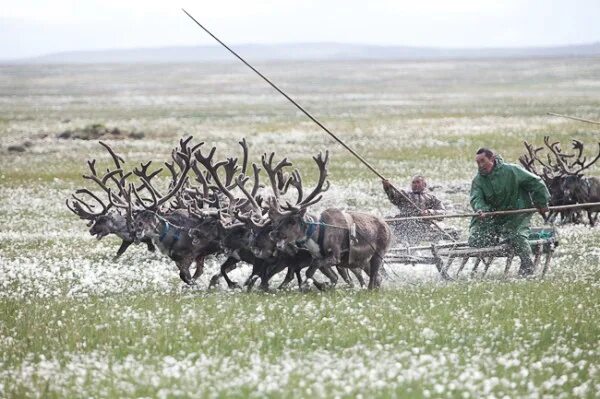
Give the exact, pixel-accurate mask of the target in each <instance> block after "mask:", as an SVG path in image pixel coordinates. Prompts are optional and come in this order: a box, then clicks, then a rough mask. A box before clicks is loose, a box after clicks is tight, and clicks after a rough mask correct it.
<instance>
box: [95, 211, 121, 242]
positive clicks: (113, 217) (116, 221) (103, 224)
mask: <svg viewBox="0 0 600 399" xmlns="http://www.w3.org/2000/svg"><path fill="white" fill-rule="evenodd" d="M90 234H91V235H92V236H95V237H96V238H97V239H98V240H100V239H102V238H103V237H106V236H107V235H109V234H117V235H119V236H122V237H124V236H131V234H130V232H129V230H128V226H127V219H126V218H125V216H123V215H121V214H120V213H118V212H109V213H107V214H105V215H101V216H98V217H97V218H96V220H95V221H94V224H93V225H92V227H91V228H90Z"/></svg>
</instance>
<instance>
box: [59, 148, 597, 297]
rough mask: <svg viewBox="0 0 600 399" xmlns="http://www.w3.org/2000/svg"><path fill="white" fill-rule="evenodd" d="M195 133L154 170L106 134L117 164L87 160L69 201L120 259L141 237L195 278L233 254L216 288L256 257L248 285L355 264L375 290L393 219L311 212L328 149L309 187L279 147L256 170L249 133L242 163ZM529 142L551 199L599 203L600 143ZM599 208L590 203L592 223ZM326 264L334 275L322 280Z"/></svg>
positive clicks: (531, 162) (530, 163)
mask: <svg viewBox="0 0 600 399" xmlns="http://www.w3.org/2000/svg"><path fill="white" fill-rule="evenodd" d="M191 141H192V138H191V137H189V138H187V139H181V140H180V141H179V145H178V147H177V148H175V149H173V151H172V152H171V160H170V162H165V163H164V168H157V169H156V168H155V169H154V170H152V169H153V165H152V162H151V161H150V162H147V163H141V164H140V165H139V166H138V167H135V168H133V170H126V169H125V161H124V160H123V158H122V157H120V156H119V155H117V154H116V153H115V151H114V150H113V149H112V148H111V147H110V146H109V145H107V144H106V143H103V142H100V144H101V145H102V146H103V147H104V148H105V149H106V151H107V152H108V154H110V156H111V158H112V163H113V164H114V166H113V167H109V168H107V169H106V171H105V172H104V173H99V171H98V170H97V167H96V161H95V160H91V161H88V168H89V172H90V173H89V174H87V175H84V176H83V177H84V179H85V180H88V181H91V182H93V183H94V184H95V185H96V186H97V188H98V189H99V190H96V191H95V192H94V191H92V190H90V189H87V188H81V189H78V190H76V191H75V193H74V194H73V195H72V196H71V198H70V199H67V201H66V202H67V207H68V208H69V209H70V210H71V211H72V212H73V213H75V214H76V215H77V216H79V217H80V218H81V219H84V220H87V221H88V222H89V224H88V225H89V226H90V230H89V232H90V234H91V235H92V236H95V237H97V238H98V239H101V238H103V237H105V236H107V235H109V234H114V235H117V236H118V237H119V238H120V239H121V240H122V243H121V246H120V248H119V249H118V250H117V254H116V257H119V256H121V255H122V254H123V253H124V252H125V250H126V249H127V248H128V247H129V246H130V245H131V244H134V243H135V244H140V243H144V244H145V245H146V246H147V248H148V250H149V251H155V249H156V248H158V249H159V250H160V251H161V252H162V253H163V254H165V255H167V256H168V257H169V258H171V259H172V260H173V261H174V262H175V264H176V265H177V268H178V270H179V276H180V278H181V279H182V280H183V281H184V282H185V283H186V284H189V285H194V284H196V281H197V279H198V278H199V277H200V276H201V275H202V273H203V270H204V259H205V258H206V257H207V256H211V255H225V257H226V260H225V261H224V263H223V264H222V265H221V267H220V272H219V273H217V274H215V275H214V276H212V278H211V279H210V283H209V287H213V286H215V285H217V284H218V283H219V282H220V280H221V278H223V279H224V280H225V281H226V282H227V285H228V286H229V287H230V288H236V287H240V286H239V285H238V283H237V282H235V281H232V280H231V278H230V277H229V276H228V273H229V272H230V271H232V270H233V269H235V268H236V266H237V265H238V263H239V262H240V261H241V262H244V263H247V264H250V265H252V273H251V275H250V277H248V279H247V280H246V282H245V283H244V285H245V286H247V287H248V289H251V288H252V287H253V286H254V285H255V283H256V282H257V281H258V280H260V288H261V289H263V290H268V289H269V281H270V280H271V279H272V278H273V277H274V276H275V275H276V274H278V273H280V272H283V271H286V275H285V277H284V279H283V282H282V283H281V284H280V286H279V287H280V288H285V287H287V286H288V285H289V284H290V282H291V281H292V280H293V279H294V276H296V278H297V280H298V284H299V286H300V287H301V288H302V289H308V288H309V287H310V284H311V281H312V283H314V285H315V286H316V287H317V288H318V289H326V288H328V287H331V286H335V285H336V283H337V281H338V274H339V276H341V277H342V279H343V280H344V281H345V282H346V283H347V284H348V285H350V286H352V285H353V284H354V283H353V280H352V278H351V277H350V274H349V272H351V273H352V274H353V275H354V276H355V278H356V279H357V281H358V283H359V284H360V285H361V286H364V285H365V280H364V278H363V273H365V274H366V275H367V276H368V278H369V282H368V287H369V288H377V287H379V286H380V284H381V277H380V271H381V270H380V269H381V268H382V264H383V260H384V256H385V255H386V252H387V251H388V249H389V246H390V243H391V241H392V237H391V231H390V228H389V226H388V224H387V223H386V222H385V221H384V220H383V219H381V218H379V217H377V216H373V215H370V214H367V213H361V212H349V211H343V210H341V209H337V208H329V209H326V210H324V211H323V212H321V213H320V214H318V215H313V214H311V213H310V212H309V208H310V207H311V206H312V205H314V204H316V203H317V202H319V201H320V200H321V198H322V194H323V193H324V192H326V191H327V190H328V189H329V182H328V180H327V167H328V162H329V154H328V152H325V155H323V154H322V153H319V154H318V155H317V156H315V157H313V159H314V162H315V165H316V167H317V170H318V179H317V183H316V185H315V186H314V188H312V190H310V192H308V191H306V192H305V189H304V186H303V182H302V176H301V173H300V171H299V170H297V169H293V170H292V169H291V168H292V166H293V165H292V163H291V162H289V161H288V160H287V158H283V159H281V160H279V161H277V160H276V155H275V153H270V154H267V153H265V154H263V155H262V157H261V165H260V166H259V165H257V164H255V163H253V164H252V166H251V168H249V165H248V145H247V143H246V141H245V140H242V141H240V142H239V145H240V147H241V151H242V154H241V162H238V158H236V157H231V158H225V159H221V160H218V159H215V154H216V150H217V149H216V147H212V148H211V149H210V151H208V152H206V153H204V152H203V151H202V146H203V144H204V143H199V144H195V145H192V144H191ZM524 144H525V148H526V151H527V153H526V154H525V155H523V156H521V157H520V158H519V160H520V162H521V163H522V165H523V167H524V168H525V169H527V170H528V171H530V172H532V173H534V174H536V175H538V176H540V177H541V178H542V179H543V180H544V182H545V183H546V185H547V187H548V189H549V191H550V194H551V205H567V204H576V203H587V202H600V179H599V178H597V177H586V176H584V174H583V173H584V171H586V170H587V169H588V168H590V166H592V165H593V164H594V163H596V162H597V161H598V159H600V143H599V151H598V154H597V155H596V156H595V157H594V158H592V159H591V160H588V159H587V157H585V156H584V145H583V143H582V142H580V141H578V140H573V149H574V150H575V153H572V154H569V153H564V152H563V151H562V150H561V148H560V143H558V142H552V143H551V142H550V139H549V137H545V138H544V144H545V146H546V149H547V152H545V153H544V152H543V150H544V147H539V148H535V147H534V146H533V145H531V144H529V143H528V142H525V143H524ZM261 166H262V167H261ZM250 169H251V170H250ZM165 171H168V172H167V173H164V172H165ZM263 171H264V174H266V179H264V181H262V180H261V178H262V177H263V176H262V175H261V172H263ZM164 175H166V176H167V177H166V178H165V176H164ZM165 181H167V182H168V185H167V184H166V183H165ZM98 192H100V193H101V194H98ZM292 198H293V199H292ZM598 211H600V209H598V208H589V209H588V210H587V212H588V219H589V223H590V225H592V226H593V225H594V224H595V223H596V222H597V218H598ZM557 215H558V214H557V213H550V214H549V216H548V220H547V221H549V222H554V221H555V219H556V218H557ZM560 217H561V222H579V221H580V219H581V215H580V214H579V212H562V213H560ZM192 266H195V269H192ZM305 268H306V269H307V270H306V273H305V278H304V279H303V278H302V276H301V270H302V269H305ZM191 270H193V271H194V273H193V274H192V272H191ZM317 270H319V271H320V272H321V273H322V274H323V275H324V276H326V277H327V278H328V279H329V282H320V281H318V280H317V279H316V278H315V277H314V274H315V272H316V271H317ZM336 271H337V272H336Z"/></svg>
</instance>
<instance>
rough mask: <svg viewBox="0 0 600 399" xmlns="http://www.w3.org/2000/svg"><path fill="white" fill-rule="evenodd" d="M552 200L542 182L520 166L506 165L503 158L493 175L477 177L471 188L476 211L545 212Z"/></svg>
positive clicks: (499, 158)
mask: <svg viewBox="0 0 600 399" xmlns="http://www.w3.org/2000/svg"><path fill="white" fill-rule="evenodd" d="M549 199H550V193H549V192H548V189H547V188H546V185H545V184H544V182H543V181H542V179H540V178H539V177H538V176H536V175H534V174H533V173H529V172H528V171H526V170H525V169H523V168H522V167H520V166H518V165H514V164H508V163H504V160H503V159H502V157H500V156H499V155H496V164H495V165H494V169H492V172H491V173H490V174H488V175H482V174H481V173H477V176H475V178H474V179H473V183H472V184H471V206H472V207H473V210H475V211H478V210H482V211H484V212H488V211H501V210H507V209H523V208H531V207H532V206H535V207H538V208H545V207H547V206H548V201H549Z"/></svg>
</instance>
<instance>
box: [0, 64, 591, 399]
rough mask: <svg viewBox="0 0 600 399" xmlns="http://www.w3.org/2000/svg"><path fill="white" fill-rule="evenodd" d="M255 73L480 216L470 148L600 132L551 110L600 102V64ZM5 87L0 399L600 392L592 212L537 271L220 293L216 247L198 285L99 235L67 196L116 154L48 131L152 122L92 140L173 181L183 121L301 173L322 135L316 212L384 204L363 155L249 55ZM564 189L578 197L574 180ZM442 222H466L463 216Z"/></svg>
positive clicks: (376, 158)
mask: <svg viewBox="0 0 600 399" xmlns="http://www.w3.org/2000/svg"><path fill="white" fill-rule="evenodd" d="M260 67H261V69H262V70H264V72H265V73H266V74H267V75H268V76H270V77H271V78H272V79H273V80H274V81H276V82H278V83H280V84H281V86H282V87H283V88H284V89H285V90H287V91H288V92H289V93H290V94H291V95H292V96H294V97H295V98H297V99H298V101H299V102H300V103H302V104H303V105H305V106H306V108H308V109H309V110H311V111H312V112H314V113H315V115H317V116H318V117H319V119H321V120H322V121H323V122H324V123H325V124H326V125H327V126H328V127H329V128H330V129H331V130H333V131H335V132H337V133H338V134H339V135H340V136H341V137H343V138H344V139H345V140H346V141H347V142H348V143H349V144H351V145H352V146H353V147H354V148H356V149H357V150H358V151H359V152H360V153H361V154H363V155H364V156H365V158H367V159H368V160H369V161H371V162H372V164H373V165H374V167H375V168H377V169H378V170H380V171H382V172H383V173H384V175H386V176H387V177H388V178H390V179H391V180H393V181H394V182H395V183H396V184H398V185H400V186H402V185H404V183H406V184H408V181H409V178H410V176H412V175H414V174H416V173H421V174H425V175H426V176H427V177H428V179H429V182H430V184H429V185H430V187H432V188H434V190H435V193H436V195H438V196H439V197H440V198H441V199H442V200H443V201H444V204H445V205H446V207H447V208H448V209H449V210H450V211H457V212H461V211H465V210H468V190H469V184H470V180H471V178H472V176H473V175H474V173H475V169H476V168H475V165H474V162H473V157H474V155H473V154H474V153H475V150H476V149H477V148H478V147H480V146H483V145H485V146H488V147H491V148H494V149H496V150H498V152H499V153H501V154H502V156H503V157H504V159H505V160H507V161H509V162H518V159H519V157H520V156H522V155H524V154H525V155H526V154H527V151H526V148H524V147H523V141H527V142H528V143H532V145H534V146H540V145H541V144H542V143H544V137H545V136H549V137H551V138H552V141H551V142H549V144H550V147H546V148H555V147H552V145H551V144H552V143H553V142H554V141H560V142H561V143H562V145H563V147H562V148H563V151H564V150H566V149H567V145H568V143H571V139H572V138H575V139H577V140H580V141H581V142H582V143H585V144H586V151H587V155H586V156H587V161H586V163H585V164H584V165H587V163H588V162H589V161H590V160H593V158H594V157H595V155H596V152H595V150H596V147H595V146H596V144H595V143H597V142H598V130H597V128H596V127H594V126H593V125H586V124H582V123H581V122H576V121H570V120H566V119H558V118H554V117H549V116H546V115H545V113H546V112H548V111H556V112H562V113H565V114H576V115H578V116H581V117H587V118H589V119H596V120H597V119H599V118H600V115H599V114H598V109H600V91H599V90H598V87H600V63H599V62H598V60H597V59H546V60H502V61H464V62H458V61H456V62H451V61H443V62H392V61H388V62H385V61H377V62H324V63H319V62H305V63H294V64H291V63H272V64H265V65H261V66H260ZM0 93H1V94H0V101H1V102H2V106H1V107H0V188H1V190H0V397H14V398H19V397H55V398H62V397H83V396H86V397H88V396H89V397H131V396H139V397H142V396H143V397H274V398H276V397H314V396H328V397H416V398H419V397H444V398H446V397H456V398H469V397H481V396H485V397H504V396H508V397H544V396H546V397H564V398H571V397H589V398H592V397H595V396H596V395H597V392H599V391H600V382H599V381H600V353H599V352H600V342H599V340H600V338H599V337H600V326H599V325H598V323H597V320H598V319H599V318H600V294H599V293H600V290H599V288H600V287H599V285H600V274H599V272H598V264H599V263H600V250H599V246H598V242H600V229H599V228H598V227H595V228H590V227H589V225H586V224H576V225H565V226H561V227H560V234H561V245H560V246H559V247H558V249H557V258H556V259H555V261H554V262H553V264H552V266H551V269H550V271H549V273H548V274H547V275H546V278H545V279H544V280H543V281H540V280H522V279H518V278H516V276H515V277H514V278H509V279H504V278H502V277H501V276H502V265H500V264H498V265H496V266H493V268H492V269H491V270H490V273H488V276H486V278H484V279H476V280H471V279H469V278H468V277H466V276H465V277H464V278H462V279H459V280H458V281H453V282H446V281H443V280H442V279H441V278H440V276H439V274H438V272H437V271H436V270H435V268H434V267H433V266H418V267H410V266H385V265H384V267H386V268H387V269H388V274H389V276H388V277H386V278H384V279H383V282H382V288H381V289H379V290H374V291H367V290H363V289H360V288H358V287H356V288H353V289H350V288H344V287H345V284H344V283H338V288H337V289H335V290H328V291H324V292H322V291H319V290H316V289H313V290H311V291H310V292H308V293H300V292H298V291H297V290H296V289H290V290H288V291H276V292H262V291H259V290H255V291H253V292H250V293H246V292H241V291H239V290H230V289H228V288H227V286H221V287H219V288H217V289H213V290H208V289H207V286H208V285H209V283H210V282H211V281H210V280H211V277H212V276H213V275H215V274H216V273H217V272H218V271H219V268H220V266H221V264H222V263H223V262H224V261H225V260H226V258H225V256H223V255H218V256H206V257H205V258H204V273H203V274H202V275H199V276H196V277H197V284H196V286H195V287H194V286H192V287H189V286H188V285H187V284H185V283H183V282H182V278H183V277H182V278H180V277H179V276H178V274H180V271H181V269H178V267H177V266H176V263H175V262H173V261H172V260H170V259H169V258H168V257H167V256H165V255H163V254H161V253H160V251H159V250H156V251H154V252H149V251H148V246H147V245H146V244H144V245H131V246H130V247H129V248H127V250H126V251H123V252H122V253H121V254H120V256H119V257H118V258H117V259H114V258H115V254H117V250H118V249H119V247H120V246H121V245H122V244H123V243H127V242H131V241H132V239H133V240H135V237H131V236H128V235H126V234H123V235H122V236H117V235H109V236H106V237H105V238H103V239H102V240H97V239H96V237H97V236H99V235H102V234H103V233H102V230H101V229H100V227H99V230H98V233H97V234H96V237H92V236H91V235H90V234H89V232H88V228H87V227H86V224H85V223H84V222H82V221H81V220H80V219H79V218H77V217H76V216H74V215H73V213H72V212H71V211H69V209H68V208H67V207H66V206H65V205H64V200H65V199H66V198H68V197H69V196H70V195H71V194H72V193H73V192H75V190H77V189H79V188H81V187H82V182H83V179H82V177H81V176H82V175H84V174H85V175H88V176H89V175H90V174H91V169H90V167H89V166H88V165H87V164H86V161H88V160H90V159H93V158H95V159H96V163H95V164H94V168H95V170H96V171H97V173H98V174H99V175H100V176H102V175H104V173H105V171H106V169H115V159H114V158H113V157H112V156H110V155H109V153H108V152H107V151H105V150H104V149H103V148H102V147H101V146H100V145H99V144H98V142H97V141H95V140H61V139H57V138H56V135H57V134H60V133H61V132H64V131H78V130H80V129H84V128H85V127H86V126H93V125H96V124H102V125H104V126H110V127H111V129H112V128H115V127H117V128H118V129H120V130H121V131H127V132H144V138H143V139H129V138H122V137H120V138H119V140H111V139H110V136H103V137H102V140H103V141H106V143H107V144H108V145H110V146H111V148H114V149H115V150H116V153H117V154H118V155H119V156H122V157H123V159H124V160H125V161H126V166H127V170H131V169H133V168H134V167H138V166H139V168H140V169H138V170H139V171H140V173H141V174H142V175H144V173H146V176H145V178H147V179H150V180H149V181H151V183H152V185H154V187H155V189H156V190H157V191H158V192H160V193H163V194H164V193H168V192H169V190H170V188H172V187H169V183H170V182H172V181H173V179H172V178H171V177H170V174H169V173H166V174H162V175H160V176H158V177H157V178H156V179H153V178H151V173H152V172H151V170H150V169H148V170H147V171H145V172H144V169H143V166H140V164H141V163H146V162H147V161H148V160H154V161H156V163H160V162H162V161H167V160H173V162H174V163H173V164H172V165H173V168H174V170H175V173H174V175H177V174H178V172H177V170H178V168H179V165H177V164H176V163H175V160H176V159H179V158H177V157H173V155H172V153H171V151H172V150H173V146H174V143H175V144H176V143H177V142H178V140H179V138H181V137H186V136H194V137H195V139H196V140H199V141H203V142H205V144H204V145H205V146H206V147H207V148H212V146H215V147H216V148H217V150H216V153H215V159H218V160H222V159H226V158H227V157H231V156H232V154H236V155H235V156H236V157H237V156H239V155H238V154H240V146H239V145H238V140H239V139H240V138H241V137H246V139H247V143H248V147H249V162H250V163H251V162H255V163H257V164H258V165H261V164H262V162H261V159H260V155H261V154H262V153H270V152H275V153H276V154H277V155H278V156H280V157H284V156H289V157H290V158H291V159H292V161H293V163H294V167H297V168H298V169H299V170H300V171H301V172H302V178H303V181H304V184H305V185H306V186H307V187H315V186H316V185H317V184H318V182H319V168H317V167H315V161H314V160H313V158H312V157H313V156H314V155H315V154H318V153H319V152H320V151H323V154H324V153H325V150H328V151H329V168H328V179H329V181H330V187H329V189H328V190H327V192H325V193H324V194H323V198H322V199H321V200H320V201H319V202H317V203H316V204H314V205H313V206H312V207H311V211H312V210H313V208H314V212H315V213H319V212H321V211H323V210H325V209H327V208H338V209H342V210H347V211H361V212H367V213H369V214H372V215H376V216H386V215H390V214H393V213H394V209H393V208H392V206H391V205H390V204H389V203H388V202H387V200H386V197H385V194H384V193H383V190H382V189H381V183H380V182H379V181H378V180H377V179H376V178H375V177H374V176H373V175H372V174H371V173H370V172H369V171H368V170H367V169H366V168H364V167H362V166H361V165H359V164H358V163H357V162H356V161H355V160H354V159H353V158H352V157H351V156H350V155H349V154H347V153H346V152H345V151H344V150H343V149H342V148H340V147H339V146H338V145H337V144H335V143H334V142H332V141H331V140H330V139H329V138H327V136H325V135H324V134H323V133H322V132H321V131H319V130H318V129H317V128H316V127H315V126H314V125H313V124H312V122H310V121H307V120H306V119H305V117H303V116H302V115H300V114H299V113H297V112H296V111H295V110H294V109H293V108H291V106H290V105H289V104H288V103H286V102H285V101H284V100H283V99H281V98H280V97H279V96H278V95H276V94H275V93H273V92H272V90H271V89H270V88H268V87H265V86H264V84H263V82H261V81H259V80H257V79H256V77H255V76H253V75H251V74H249V73H248V71H247V70H245V69H244V67H243V66H238V65H235V64H194V65H191V64H190V65H77V66H68V65H62V66H56V65H54V66H6V65H5V66H0ZM105 137H108V138H106V139H105ZM25 143H27V145H25ZM11 146H22V147H23V149H24V151H22V152H20V151H9V150H8V149H9V147H11ZM532 150H533V151H534V153H535V148H532ZM203 153H204V154H206V153H207V151H206V150H204V152H203ZM542 160H543V161H544V159H542ZM569 162H570V163H572V161H569ZM584 165H582V167H583V166H584ZM184 167H185V166H184ZM539 171H540V173H541V170H539ZM598 174H599V173H598V165H597V164H595V165H592V166H590V167H589V168H587V169H586V170H585V177H586V178H591V177H593V176H598ZM114 176H116V175H114ZM265 176H266V175H265ZM578 176H579V175H578V174H577V173H575V174H574V177H571V178H570V180H569V182H568V183H566V184H567V185H565V187H567V186H568V187H572V186H571V185H568V184H571V181H572V180H574V179H580V178H581V177H578ZM87 180H89V179H87ZM89 183H90V185H89V186H88V187H89V188H90V189H91V188H94V189H96V187H95V186H94V183H93V182H92V181H90V182H89ZM138 184H139V183H138ZM247 184H248V186H249V187H250V186H252V181H249V182H248V183H247ZM577 187H579V186H577ZM142 191H144V190H142ZM567 194H568V198H567V200H569V201H573V200H574V198H571V197H572V196H575V195H578V194H581V193H579V191H578V194H575V191H574V190H570V191H569V192H568V193H567ZM584 194H585V193H584ZM124 195H127V191H125V193H124ZM114 201H115V202H118V201H119V200H118V199H115V200H114ZM157 201H160V199H157ZM121 205H124V204H121ZM147 205H148V206H150V207H151V206H152V205H151V204H150V203H149V202H148V203H147ZM123 209H125V208H123ZM88 211H89V210H88ZM582 219H584V220H582V222H586V220H585V219H586V218H582ZM447 223H448V224H450V225H451V226H453V227H457V228H460V229H462V230H463V231H465V230H466V227H467V224H468V221H467V220H452V221H449V222H447ZM535 223H538V224H541V223H542V221H541V219H536V221H535ZM201 238H202V237H196V239H201ZM150 245H153V244H150ZM158 249H160V248H158ZM319 273H320V272H317V274H319ZM250 274H251V268H250V267H248V266H243V265H242V263H241V262H240V263H239V265H238V267H237V268H236V269H235V270H232V271H231V272H230V273H229V275H230V276H231V279H232V280H234V281H243V280H245V279H246V278H247V277H248V276H249V275H250ZM185 277H186V278H187V277H188V276H187V275H186V276H185ZM192 278H193V276H192ZM282 278H283V276H282V275H278V276H275V277H274V278H273V281H278V282H279V281H281V279H282ZM290 287H291V288H293V286H292V285H291V284H290Z"/></svg>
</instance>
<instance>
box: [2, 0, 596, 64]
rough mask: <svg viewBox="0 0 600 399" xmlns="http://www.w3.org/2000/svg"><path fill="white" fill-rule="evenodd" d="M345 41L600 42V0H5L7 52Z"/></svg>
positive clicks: (466, 44) (7, 55)
mask: <svg viewBox="0 0 600 399" xmlns="http://www.w3.org/2000/svg"><path fill="white" fill-rule="evenodd" d="M181 8H185V9H186V10H187V11H188V12H190V13H191V14H192V15H193V16H194V17H195V18H196V19H197V20H198V21H199V22H201V23H202V24H204V25H205V26H206V27H207V28H208V29H211V30H212V31H213V32H214V33H215V34H216V35H217V36H218V37H220V38H221V39H222V40H223V41H225V42H226V43H229V44H233V45H235V44H242V43H244V44H247V43H263V44H267V43H291V42H296V43H314V42H338V43H360V44H378V45H399V46H427V47H459V48H474V47H526V46H554V45H567V44H586V43H593V42H600V0H530V1H528V0H521V1H519V0H496V1H492V0H411V1H404V0H362V1H355V0H346V1H342V0H318V1H317V0H302V1H299V0H280V1H275V0H245V1H240V0H216V1H215V0H213V1H201V0H197V1H190V0H183V1H176V0H175V1H174V0H171V1H164V0H162V1H161V0H46V1H42V0H2V1H1V2H0V59H17V58H23V57H31V56H37V55H44V54H50V53H55V52H62V51H77V50H98V49H120V48H136V47H146V48H147V47H165V46H179V45H205V44H213V43H214V41H212V39H211V38H210V37H208V36H207V35H206V34H205V33H204V32H202V31H201V30H200V28H198V27H197V26H196V25H194V23H193V22H192V21H191V20H190V19H189V18H188V17H187V16H186V15H185V14H184V13H183V12H182V11H181Z"/></svg>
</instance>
